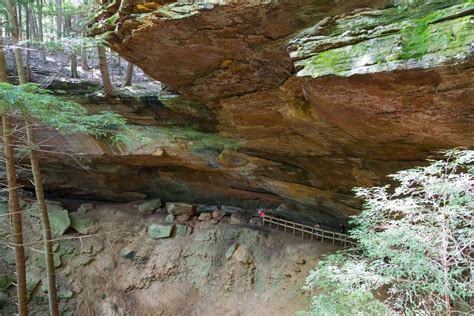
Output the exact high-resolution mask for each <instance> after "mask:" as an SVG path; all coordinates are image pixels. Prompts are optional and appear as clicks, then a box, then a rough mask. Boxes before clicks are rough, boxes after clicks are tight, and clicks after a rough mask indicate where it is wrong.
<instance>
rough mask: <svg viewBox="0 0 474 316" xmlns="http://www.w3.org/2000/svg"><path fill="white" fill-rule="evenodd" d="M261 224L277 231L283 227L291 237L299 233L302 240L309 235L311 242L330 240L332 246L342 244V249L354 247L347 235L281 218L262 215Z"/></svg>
mask: <svg viewBox="0 0 474 316" xmlns="http://www.w3.org/2000/svg"><path fill="white" fill-rule="evenodd" d="M262 223H263V225H265V223H268V224H269V226H270V227H272V224H275V225H276V228H277V229H278V227H283V228H284V231H285V232H286V231H287V229H290V230H291V231H292V234H293V235H295V234H296V232H301V237H302V238H304V235H305V234H309V235H310V236H311V240H313V239H314V237H316V238H318V237H320V238H321V241H324V238H326V239H331V240H332V243H333V245H334V244H335V242H336V241H340V242H343V243H344V247H345V246H347V245H356V243H355V242H354V241H352V240H350V239H348V237H347V234H343V233H337V232H334V231H331V230H325V229H321V228H315V227H313V226H308V225H304V224H300V223H296V222H292V221H288V220H286V219H282V218H277V217H273V216H269V215H264V216H263V217H262Z"/></svg>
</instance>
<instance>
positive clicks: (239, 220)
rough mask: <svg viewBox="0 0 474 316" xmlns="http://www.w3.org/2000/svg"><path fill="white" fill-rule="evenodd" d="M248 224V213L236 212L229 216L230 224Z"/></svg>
mask: <svg viewBox="0 0 474 316" xmlns="http://www.w3.org/2000/svg"><path fill="white" fill-rule="evenodd" d="M248 222H249V216H248V213H247V212H245V211H238V212H235V213H233V214H232V215H231V216H230V223H231V224H247V223H248Z"/></svg>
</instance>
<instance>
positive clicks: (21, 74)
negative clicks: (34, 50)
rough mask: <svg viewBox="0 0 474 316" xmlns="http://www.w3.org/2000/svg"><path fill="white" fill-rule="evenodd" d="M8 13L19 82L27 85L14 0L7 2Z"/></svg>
mask: <svg viewBox="0 0 474 316" xmlns="http://www.w3.org/2000/svg"><path fill="white" fill-rule="evenodd" d="M7 12H8V20H9V22H10V30H11V33H12V37H13V43H14V45H15V48H14V49H13V51H14V53H15V62H16V68H17V71H18V81H19V83H20V84H23V83H26V82H27V81H26V75H25V68H24V67H23V59H22V56H21V49H20V48H19V47H18V41H19V31H18V22H17V19H16V14H15V7H14V5H13V0H7Z"/></svg>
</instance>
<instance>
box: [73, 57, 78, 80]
mask: <svg viewBox="0 0 474 316" xmlns="http://www.w3.org/2000/svg"><path fill="white" fill-rule="evenodd" d="M71 78H73V79H76V78H79V74H78V73H77V56H76V53H72V54H71Z"/></svg>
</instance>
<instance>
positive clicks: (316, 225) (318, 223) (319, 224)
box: [313, 222, 321, 229]
mask: <svg viewBox="0 0 474 316" xmlns="http://www.w3.org/2000/svg"><path fill="white" fill-rule="evenodd" d="M313 227H314V228H316V229H320V228H321V223H320V222H317V223H316V224H314V226H313Z"/></svg>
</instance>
